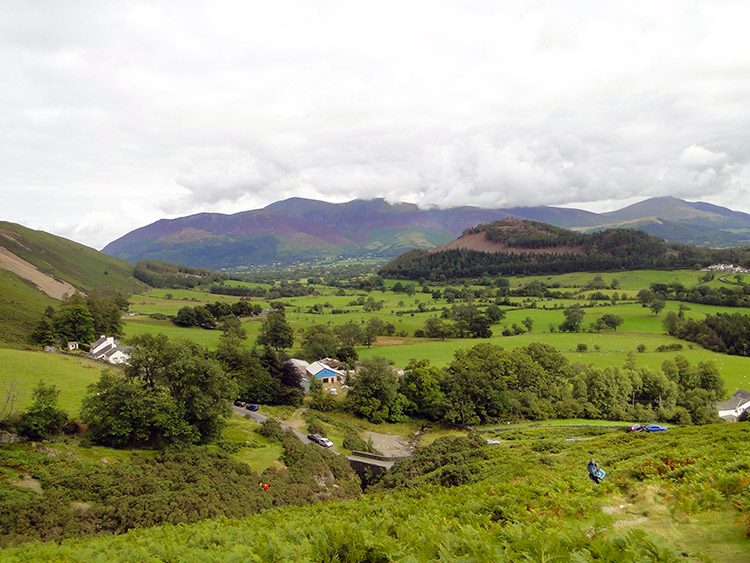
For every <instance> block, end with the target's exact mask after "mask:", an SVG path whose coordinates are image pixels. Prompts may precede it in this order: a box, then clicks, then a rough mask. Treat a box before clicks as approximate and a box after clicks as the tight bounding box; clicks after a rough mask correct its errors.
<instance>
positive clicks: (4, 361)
mask: <svg viewBox="0 0 750 563" xmlns="http://www.w3.org/2000/svg"><path fill="white" fill-rule="evenodd" d="M106 367H107V366H105V365H104V364H100V363H99V362H95V361H92V360H88V359H86V358H83V357H76V356H67V355H62V354H46V353H44V352H30V351H24V350H11V349H7V348H0V391H2V396H1V397H2V399H4V398H5V392H4V391H5V390H7V389H8V388H9V387H10V385H11V384H12V383H13V382H14V381H15V384H16V396H17V400H16V409H17V410H21V411H22V410H24V409H25V408H27V407H28V406H29V405H30V404H31V401H32V399H31V396H32V392H33V391H34V387H35V386H36V384H37V383H38V382H39V381H40V380H44V381H45V382H46V383H48V384H54V385H56V386H57V388H58V389H59V390H60V396H59V401H58V405H59V406H60V408H62V409H63V410H64V411H66V412H67V413H68V414H69V415H70V416H71V417H77V416H78V412H79V410H80V408H81V400H82V399H83V397H84V395H85V394H86V387H87V386H88V385H89V384H91V383H93V382H95V381H96V380H98V379H99V374H100V372H101V370H102V369H105V368H106ZM109 369H116V368H109Z"/></svg>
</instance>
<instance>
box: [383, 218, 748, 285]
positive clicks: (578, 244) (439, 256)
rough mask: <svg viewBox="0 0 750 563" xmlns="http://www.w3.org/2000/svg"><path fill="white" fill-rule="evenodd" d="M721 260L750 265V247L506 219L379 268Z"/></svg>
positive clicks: (462, 271)
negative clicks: (712, 246)
mask: <svg viewBox="0 0 750 563" xmlns="http://www.w3.org/2000/svg"><path fill="white" fill-rule="evenodd" d="M716 262H728V263H733V264H741V265H747V264H750V249H748V248H736V249H723V250H716V249H709V248H701V247H695V246H688V245H684V244H668V243H666V242H665V241H664V240H663V239H660V238H657V237H653V236H651V235H649V234H647V233H645V232H643V231H638V230H634V229H607V230H604V231H598V232H595V233H591V234H584V233H579V232H574V231H569V230H567V229H562V228H560V227H554V226H552V225H548V224H546V223H539V222H536V221H526V220H517V219H511V218H509V219H503V220H501V221H494V222H492V223H488V224H484V225H478V226H477V227H473V228H471V229H467V230H465V231H464V232H463V234H462V235H461V237H459V238H458V239H457V240H455V241H453V242H451V243H448V244H445V245H442V246H439V247H436V248H433V249H431V250H421V249H417V250H412V251H409V252H407V253H405V254H402V255H401V256H399V257H398V258H396V259H395V260H393V261H392V262H390V263H389V264H386V265H385V266H384V267H383V268H382V269H381V271H380V273H381V275H384V276H389V277H396V278H402V279H413V280H416V279H419V278H425V279H436V278H440V279H442V277H443V276H444V277H445V278H447V279H450V278H464V277H477V276H481V275H483V274H485V273H486V274H488V275H541V274H559V273H565V272H582V271H596V272H604V271H613V270H614V271H616V270H642V269H664V268H669V269H672V268H691V267H702V266H707V265H709V264H712V263H716Z"/></svg>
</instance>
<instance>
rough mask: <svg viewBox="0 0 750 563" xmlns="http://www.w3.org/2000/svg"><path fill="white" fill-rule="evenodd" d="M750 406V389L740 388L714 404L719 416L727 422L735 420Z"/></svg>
mask: <svg viewBox="0 0 750 563" xmlns="http://www.w3.org/2000/svg"><path fill="white" fill-rule="evenodd" d="M748 407H750V391H745V390H744V389H740V390H739V391H737V392H736V393H735V394H734V395H732V396H731V397H729V398H728V399H727V400H726V401H722V402H721V403H717V404H716V408H718V409H719V417H721V418H723V419H724V420H726V421H728V422H736V421H737V419H738V418H739V417H740V415H741V414H742V413H743V412H745V410H746V409H747V408H748Z"/></svg>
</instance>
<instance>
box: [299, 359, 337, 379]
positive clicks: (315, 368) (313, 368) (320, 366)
mask: <svg viewBox="0 0 750 563" xmlns="http://www.w3.org/2000/svg"><path fill="white" fill-rule="evenodd" d="M323 370H328V371H330V372H333V373H335V374H336V375H340V376H341V377H344V375H345V374H344V372H342V371H339V370H337V369H336V368H332V367H331V366H327V365H325V364H324V363H322V362H313V363H311V364H310V365H309V366H308V368H307V373H309V374H310V375H318V374H319V373H320V372H321V371H323Z"/></svg>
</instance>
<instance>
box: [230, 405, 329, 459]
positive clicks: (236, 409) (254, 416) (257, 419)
mask: <svg viewBox="0 0 750 563" xmlns="http://www.w3.org/2000/svg"><path fill="white" fill-rule="evenodd" d="M232 410H233V411H234V412H236V413H238V414H240V415H242V416H249V417H250V418H251V419H253V420H254V421H255V422H260V423H261V424H262V423H264V422H265V421H266V420H267V419H268V417H267V416H265V415H262V414H260V413H259V412H258V411H249V410H247V409H246V408H244V407H237V406H234V405H232ZM281 428H283V429H284V430H291V431H292V432H294V435H295V436H297V438H299V439H300V441H301V442H302V443H303V444H312V442H311V441H310V440H308V439H307V436H305V435H304V434H303V433H302V432H300V431H299V430H297V429H296V428H292V427H291V426H287V425H286V424H283V423H282V424H281ZM331 449H332V450H333V451H334V452H336V453H339V452H337V451H336V447H335V446H334V447H333V448H331Z"/></svg>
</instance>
